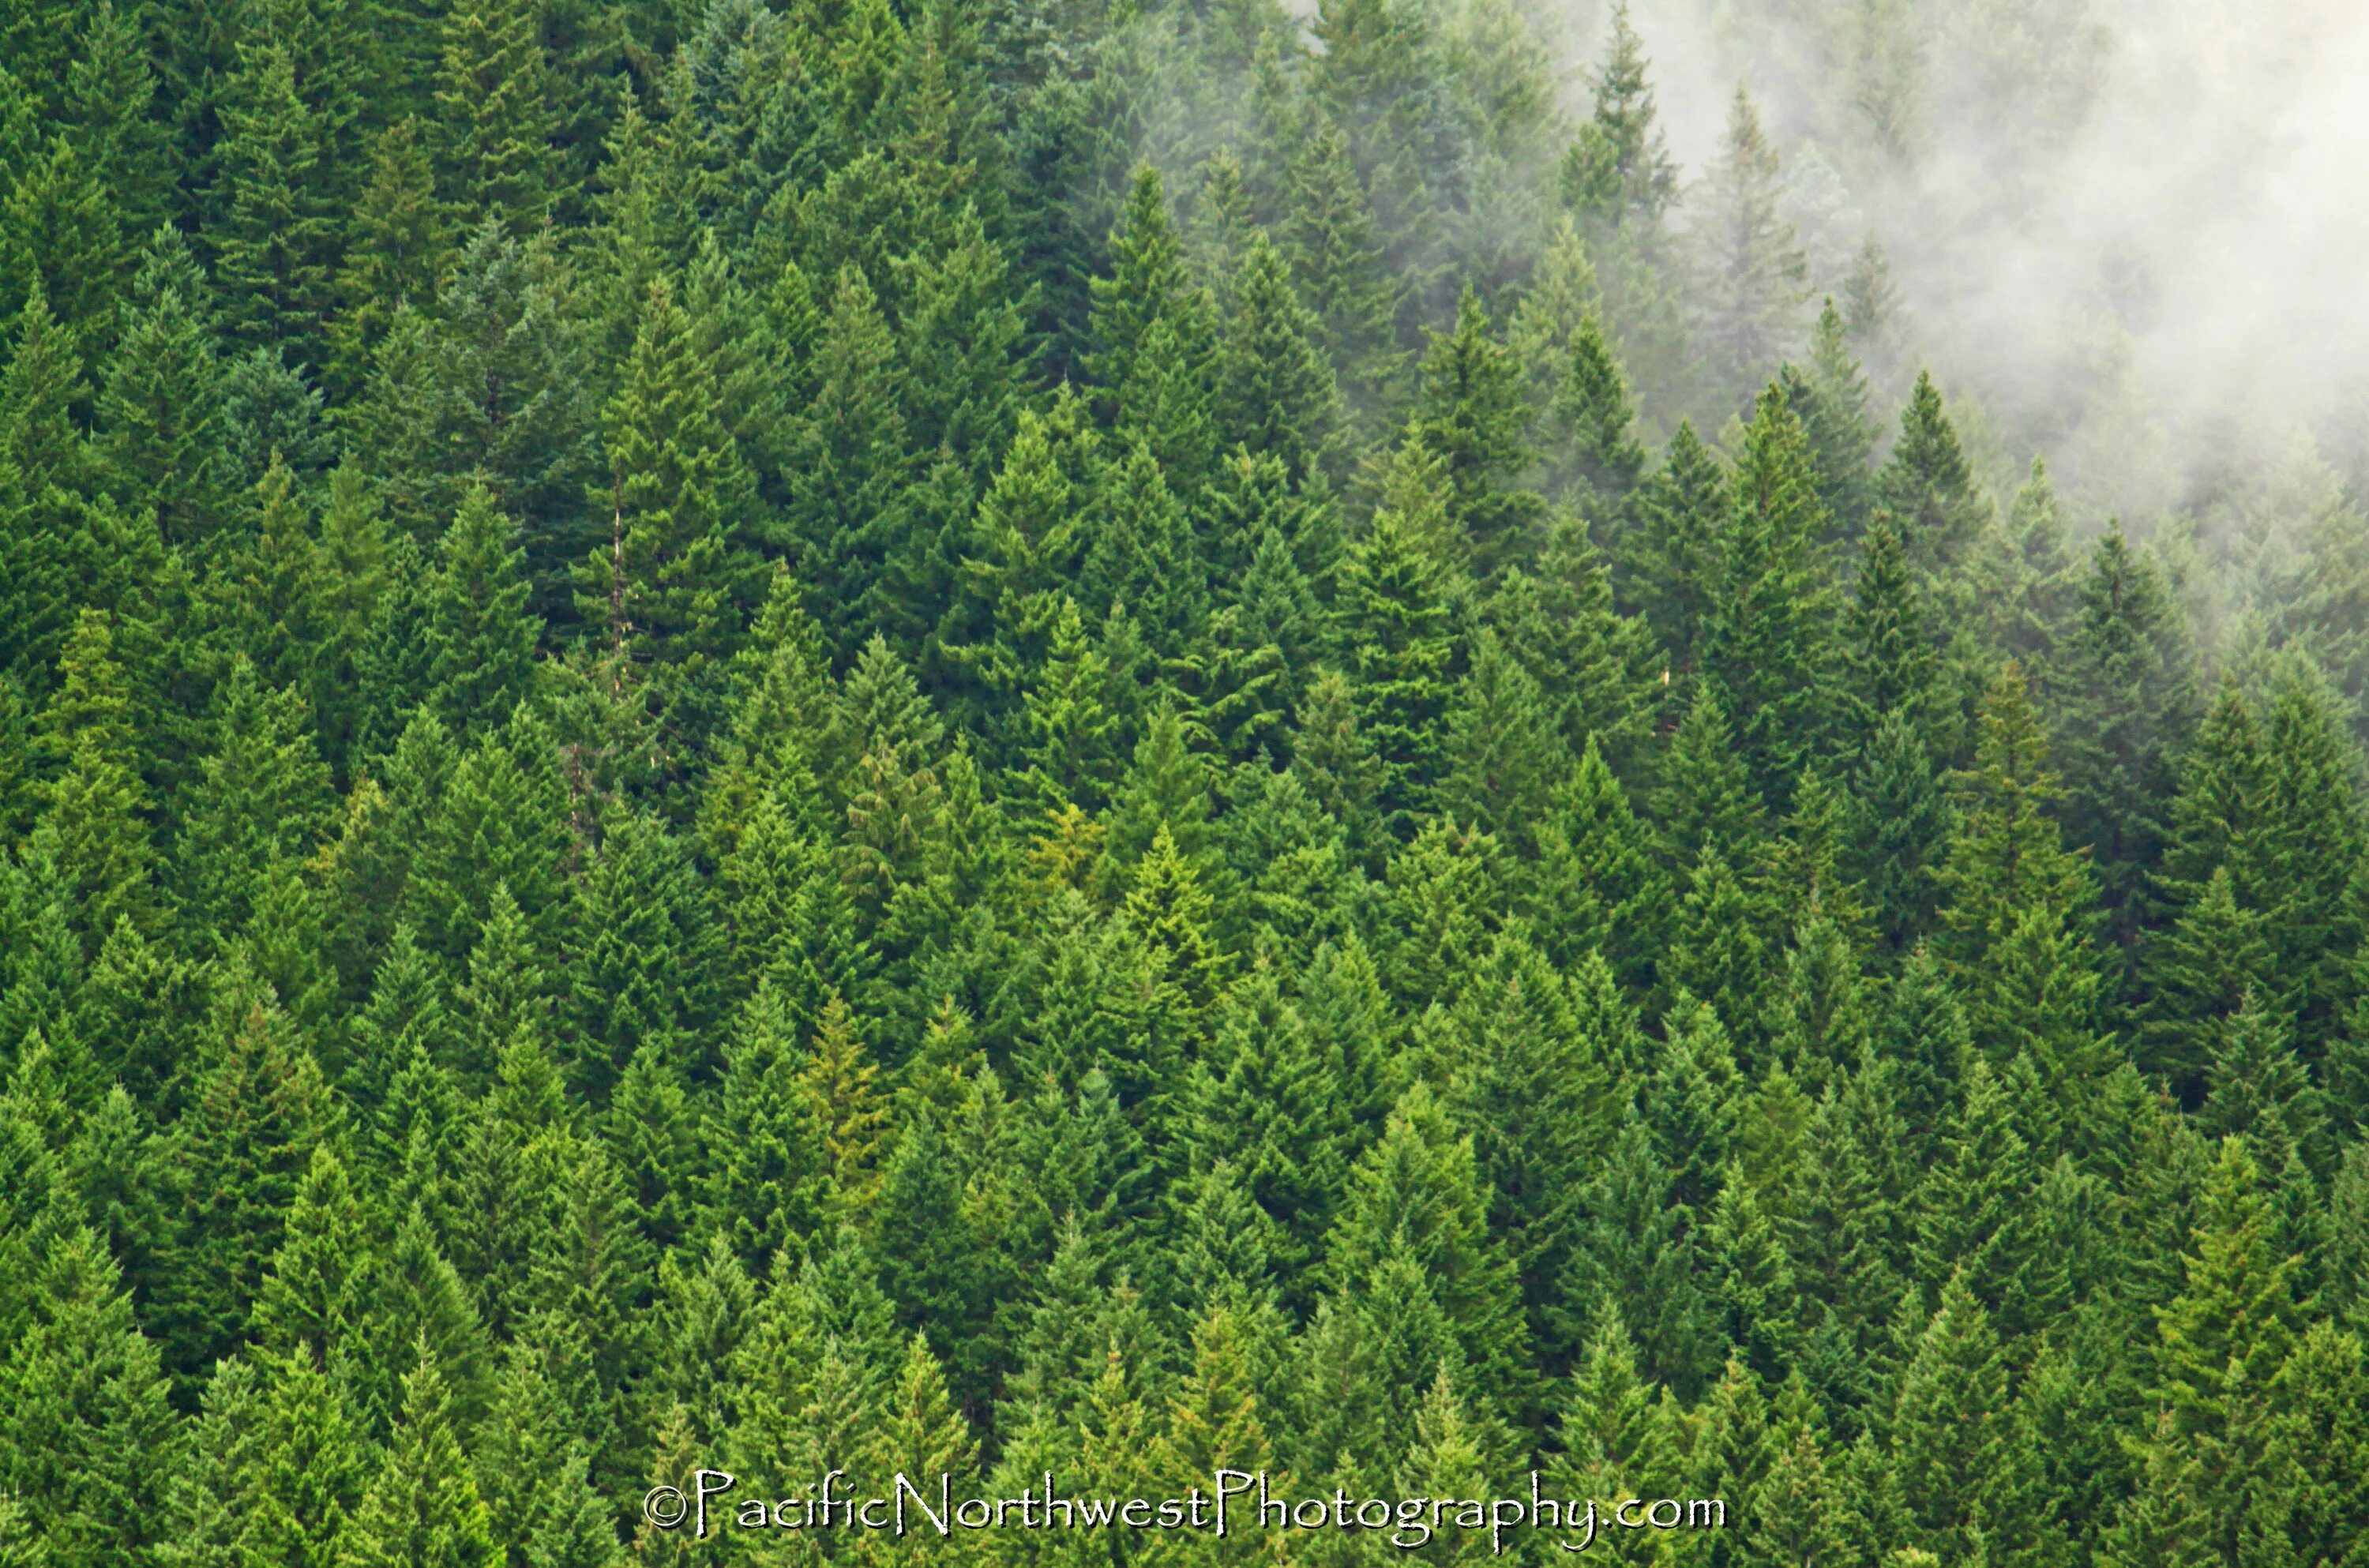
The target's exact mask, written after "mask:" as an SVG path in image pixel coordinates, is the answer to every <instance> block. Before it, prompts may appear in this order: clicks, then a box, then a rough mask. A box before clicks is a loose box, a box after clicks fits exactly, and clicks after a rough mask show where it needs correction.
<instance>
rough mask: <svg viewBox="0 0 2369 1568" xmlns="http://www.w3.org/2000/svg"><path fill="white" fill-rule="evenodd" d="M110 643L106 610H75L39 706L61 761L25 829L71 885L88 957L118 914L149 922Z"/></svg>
mask: <svg viewBox="0 0 2369 1568" xmlns="http://www.w3.org/2000/svg"><path fill="white" fill-rule="evenodd" d="M114 651H115V640H114V632H113V628H112V626H111V624H110V622H109V618H108V616H107V615H106V613H105V612H102V611H97V610H86V611H84V612H81V614H80V615H79V616H78V617H77V618H76V620H75V623H74V634H73V636H72V638H71V640H69V642H68V643H67V645H66V649H65V653H64V656H63V658H62V659H61V660H60V663H59V675H58V687H57V692H56V695H55V696H54V697H53V698H52V700H51V704H50V708H49V712H48V713H47V715H44V716H45V718H46V720H47V723H46V726H45V727H46V728H47V729H48V731H49V735H50V737H51V738H50V742H49V744H50V745H51V747H52V748H53V749H55V750H58V751H59V752H61V753H62V755H61V756H60V758H59V761H61V762H62V763H63V768H62V770H61V771H60V772H59V773H58V774H57V776H56V777H55V778H53V779H52V780H51V781H50V782H49V784H47V786H46V788H45V790H44V792H43V793H44V794H45V795H47V799H46V800H45V801H44V803H43V805H44V810H43V812H42V817H41V820H40V826H39V827H38V828H37V829H36V831H35V842H36V843H37V844H38V845H39V846H40V852H41V853H43V855H44V856H45V858H46V859H47V861H48V863H49V865H50V867H51V875H52V876H55V877H57V878H58V879H59V881H60V885H61V886H63V887H65V888H67V889H69V890H70V892H71V894H72V899H71V908H72V909H73V910H74V911H75V912H76V913H77V914H78V916H79V924H80V929H81V934H82V937H83V945H84V951H85V952H86V954H88V955H90V956H97V952H98V945H99V944H100V943H101V942H102V941H104V940H105V939H106V937H107V935H108V933H109V932H111V931H112V930H113V929H114V928H115V926H116V923H117V922H118V921H122V920H128V921H131V923H132V929H133V930H134V931H136V932H140V933H143V934H144V933H147V932H150V931H153V930H154V929H155V926H156V906H155V896H154V891H153V890H152V889H151V887H150V886H149V880H148V878H149V871H150V864H151V859H152V856H153V854H154V850H153V848H152V845H151V841H150V839H149V828H148V823H147V821H146V819H145V809H146V807H147V805H148V796H147V790H146V787H145V785H144V784H143V781H142V779H141V777H140V775H139V773H138V772H137V768H136V765H137V753H136V751H135V750H134V748H135V746H136V744H137V741H136V737H135V733H134V730H133V727H132V726H133V715H132V697H131V693H130V692H129V691H128V690H127V683H126V681H125V679H124V671H123V668H122V666H121V665H120V664H119V663H117V662H116V660H115V658H114Z"/></svg>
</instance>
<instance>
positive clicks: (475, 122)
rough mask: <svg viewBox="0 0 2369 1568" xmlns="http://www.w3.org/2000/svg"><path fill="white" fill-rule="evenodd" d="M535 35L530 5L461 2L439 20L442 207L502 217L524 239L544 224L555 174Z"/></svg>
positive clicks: (500, 0)
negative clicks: (445, 203) (441, 27)
mask: <svg viewBox="0 0 2369 1568" xmlns="http://www.w3.org/2000/svg"><path fill="white" fill-rule="evenodd" d="M537 35H538V17H537V14H536V10H535V8H534V7H533V6H526V5H521V4H520V3H519V0H465V3H464V4H462V5H459V6H454V7H452V10H451V11H449V12H448V13H447V14H446V15H445V17H444V40H443V58H442V61H441V65H440V67H439V69H438V72H437V78H436V110H437V120H438V122H439V124H440V125H441V128H442V132H443V135H442V145H441V147H440V148H439V149H438V157H437V162H438V164H439V166H440V169H439V173H440V174H441V182H442V184H443V186H444V190H443V195H444V198H445V200H448V201H451V202H452V203H454V204H455V205H457V206H459V207H460V208H461V209H462V210H463V211H464V212H471V211H474V212H499V213H501V214H502V215H504V216H505V217H507V218H508V219H509V220H510V221H511V222H512V223H516V224H517V225H518V227H519V229H520V230H521V232H529V231H532V229H534V228H535V227H536V226H537V225H538V224H539V223H541V221H542V219H543V215H544V212H545V211H546V210H547V209H548V207H549V206H550V204H551V200H552V198H553V196H554V194H555V192H554V190H553V186H554V183H555V181H554V175H555V173H556V172H557V171H556V168H555V159H554V157H553V151H552V146H551V140H552V133H553V130H554V126H553V120H554V118H555V117H554V114H553V110H552V108H551V104H550V101H549V98H548V97H547V92H548V88H547V86H546V82H545V77H546V66H545V62H544V53H543V46H542V41H541V40H540V38H539V37H538V36H537Z"/></svg>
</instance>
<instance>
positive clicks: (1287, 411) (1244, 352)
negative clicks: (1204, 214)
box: [1218, 229, 1345, 483]
mask: <svg viewBox="0 0 2369 1568" xmlns="http://www.w3.org/2000/svg"><path fill="white" fill-rule="evenodd" d="M1230 292H1231V296H1232V300H1233V308H1232V310H1231V312H1230V315H1228V317H1227V321H1226V333H1225V342H1224V346H1223V348H1222V349H1221V351H1220V353H1219V380H1218V389H1219V403H1218V409H1219V429H1220V431H1221V433H1222V435H1223V437H1224V439H1225V440H1226V441H1229V442H1234V443H1239V444H1240V445H1241V446H1242V447H1243V448H1244V449H1245V450H1247V451H1248V452H1252V453H1253V454H1254V455H1271V456H1274V457H1276V458H1279V459H1281V460H1282V462H1283V464H1284V465H1285V466H1286V467H1287V469H1288V470H1289V471H1290V473H1291V474H1292V475H1293V476H1294V477H1295V478H1298V479H1299V480H1301V481H1302V482H1303V483H1304V482H1305V480H1306V478H1307V476H1308V475H1310V473H1312V472H1317V471H1323V472H1327V473H1330V472H1331V471H1333V469H1334V468H1336V467H1337V466H1338V459H1337V455H1336V452H1335V446H1336V443H1337V441H1338V440H1339V438H1340V436H1341V433H1342V430H1341V426H1342V423H1343V419H1344V417H1345V416H1344V410H1343V407H1342V405H1341V394H1340V389H1339V387H1338V386H1337V385H1336V384H1335V383H1334V380H1333V367H1332V366H1331V365H1330V364H1329V363H1327V362H1326V360H1325V358H1324V355H1323V352H1322V349H1321V348H1320V347H1319V346H1318V341H1317V334H1318V325H1317V321H1316V318H1315V316H1314V315H1311V314H1310V311H1309V310H1308V308H1307V307H1306V306H1305V305H1303V304H1301V303H1300V302H1299V294H1298V292H1297V291H1296V290H1295V289H1294V288H1293V285H1292V280H1291V273H1290V269H1289V267H1288V265H1287V263H1286V262H1285V260H1284V258H1283V256H1282V254H1281V253H1280V252H1279V251H1277V250H1276V247H1275V245H1274V243H1273V242H1272V241H1270V240H1269V239H1268V238H1267V234H1266V231H1265V229H1254V230H1253V231H1252V232H1251V237H1250V241H1249V243H1248V245H1247V246H1245V247H1244V251H1243V255H1242V264H1241V266H1240V268H1239V269H1237V270H1236V272H1235V274H1234V276H1233V279H1232V283H1231V289H1230Z"/></svg>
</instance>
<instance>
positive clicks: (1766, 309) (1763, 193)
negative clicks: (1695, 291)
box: [1696, 87, 1804, 396]
mask: <svg viewBox="0 0 2369 1568" xmlns="http://www.w3.org/2000/svg"><path fill="white" fill-rule="evenodd" d="M1780 178H1781V173H1780V167H1779V165H1778V158H1777V149H1776V148H1775V147H1774V146H1772V145H1771V144H1770V143H1769V141H1768V133H1767V132H1765V131H1763V130H1762V129H1761V125H1760V111H1759V110H1758V109H1757V108H1755V107H1754V105H1753V102H1752V99H1751V98H1750V97H1747V96H1746V95H1745V91H1744V89H1743V88H1742V87H1738V88H1737V89H1736V92H1735V101H1734V104H1733V105H1731V106H1730V108H1729V109H1728V116H1727V131H1726V134H1725V135H1724V136H1723V137H1722V140H1721V143H1720V152H1719V157H1718V159H1717V160H1716V161H1715V162H1714V163H1713V164H1712V166H1711V177H1710V184H1711V189H1710V193H1709V200H1708V202H1707V212H1706V213H1705V215H1704V217H1703V218H1702V219H1701V220H1699V229H1698V231H1697V235H1696V239H1697V244H1698V245H1699V247H1700V249H1701V252H1702V259H1701V262H1700V266H1701V269H1702V278H1701V282H1700V285H1699V286H1700V289H1701V295H1700V300H1701V303H1700V305H1699V315H1700V321H1699V330H1700V333H1701V336H1702V338H1703V341H1704V344H1705V346H1706V348H1707V349H1708V350H1709V351H1710V353H1711V357H1712V362H1713V366H1714V368H1715V370H1716V372H1717V374H1718V376H1719V386H1720V390H1721V391H1722V393H1724V394H1726V395H1730V396H1733V395H1735V394H1736V393H1738V392H1741V391H1742V390H1743V389H1744V388H1745V387H1747V386H1750V385H1751V384H1753V383H1755V382H1757V380H1759V379H1760V378H1761V377H1762V376H1765V375H1767V374H1768V372H1770V371H1771V370H1772V369H1774V368H1775V361H1777V359H1778V358H1779V356H1780V355H1781V354H1782V353H1783V352H1784V351H1785V349H1787V348H1788V347H1789V346H1790V343H1791V338H1792V329H1791V327H1790V326H1789V325H1788V321H1787V318H1788V316H1789V315H1791V312H1792V310H1793V309H1794V307H1795V306H1796V305H1797V304H1798V303H1800V301H1801V287H1802V275H1803V265H1804V264H1803V261H1802V252H1801V251H1800V250H1799V249H1798V248H1797V247H1796V246H1795V243H1794V235H1793V227H1792V225H1791V223H1786V222H1784V221H1783V220H1782V219H1781V218H1780V217H1779V215H1778V211H1777V197H1778V189H1779V182H1780Z"/></svg>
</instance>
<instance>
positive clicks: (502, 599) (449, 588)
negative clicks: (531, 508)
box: [425, 486, 536, 739]
mask: <svg viewBox="0 0 2369 1568" xmlns="http://www.w3.org/2000/svg"><path fill="white" fill-rule="evenodd" d="M515 540H516V529H515V526H514V525H513V524H512V523H511V521H510V520H509V519H508V518H506V517H504V516H503V515H502V514H501V513H500V512H499V511H498V510H497V509H495V507H494V502H493V498H492V496H491V495H490V494H488V493H487V492H486V490H485V489H484V488H483V487H481V486H480V487H474V488H472V489H471V490H470V491H469V492H468V494H467V495H466V496H464V497H463V498H462V501H461V509H460V510H459V511H458V512H457V513H456V514H454V516H453V519H452V527H451V528H450V529H449V530H447V531H446V532H445V535H444V541H443V544H442V545H441V548H440V549H439V551H438V559H437V563H436V568H435V570H434V572H433V573H432V574H431V575H430V576H429V579H428V583H427V588H426V594H425V598H426V606H425V608H426V620H427V628H426V630H427V634H428V661H427V666H428V667H427V674H428V679H429V692H428V702H429V706H430V707H432V708H433V709H434V710H435V711H436V713H437V714H438V715H440V716H441V717H442V719H443V720H444V722H445V724H446V725H447V726H448V727H450V728H451V729H452V733H453V734H454V735H455V736H456V737H459V738H463V739H468V738H474V736H475V734H477V733H481V732H482V731H484V730H486V729H489V728H491V727H494V726H496V725H498V724H499V723H501V722H502V721H504V720H506V719H508V718H509V715H510V713H511V711H512V710H513V709H515V708H516V707H517V706H518V704H520V703H521V701H523V700H524V699H525V697H526V695H527V691H528V682H529V680H530V678H531V675H532V668H533V662H534V644H535V632H536V628H535V624H534V623H533V621H532V619H531V618H530V617H529V616H528V615H527V613H526V602H527V583H526V579H525V574H524V567H525V565H526V553H525V552H524V551H523V550H521V549H520V548H519V547H518V545H517V544H516V543H515Z"/></svg>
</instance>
